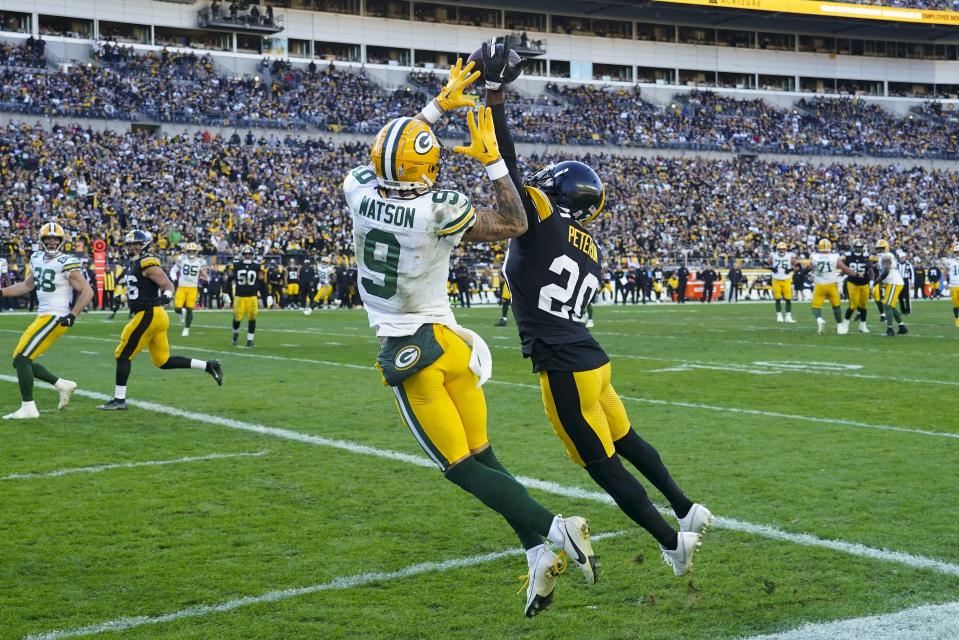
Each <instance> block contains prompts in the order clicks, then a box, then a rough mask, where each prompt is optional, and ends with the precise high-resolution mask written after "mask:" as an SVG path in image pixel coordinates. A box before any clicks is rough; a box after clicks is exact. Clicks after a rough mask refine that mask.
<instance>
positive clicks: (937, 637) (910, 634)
mask: <svg viewBox="0 0 959 640" xmlns="http://www.w3.org/2000/svg"><path fill="white" fill-rule="evenodd" d="M956 637H959V602H949V603H946V604H937V605H929V604H927V605H922V606H920V607H914V608H912V609H906V610H904V611H897V612H895V613H886V614H882V615H877V616H867V617H863V618H852V619H848V620H836V621H835V622H816V623H807V624H804V625H802V626H801V627H797V628H796V629H793V630H791V631H783V632H781V633H773V634H769V635H762V636H752V637H751V638H747V639H746V640H955V639H956Z"/></svg>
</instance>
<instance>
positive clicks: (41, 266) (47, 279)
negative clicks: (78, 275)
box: [30, 251, 80, 317]
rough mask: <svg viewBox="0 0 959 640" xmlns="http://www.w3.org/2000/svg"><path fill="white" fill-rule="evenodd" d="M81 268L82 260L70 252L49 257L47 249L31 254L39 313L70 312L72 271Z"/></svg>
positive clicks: (61, 313)
mask: <svg viewBox="0 0 959 640" xmlns="http://www.w3.org/2000/svg"><path fill="white" fill-rule="evenodd" d="M79 270H80V261H79V260H77V259H76V257H75V256H72V255H70V254H69V253H57V254H56V255H55V256H53V257H52V258H49V259H48V258H47V254H46V252H45V251H35V252H34V253H33V255H31V256H30V273H31V274H32V275H33V282H34V285H35V286H36V291H37V301H38V302H39V305H38V308H37V313H38V315H41V316H45V315H53V316H58V317H59V316H65V315H67V314H68V313H70V299H71V298H72V297H73V286H72V285H71V284H70V273H71V272H73V271H79Z"/></svg>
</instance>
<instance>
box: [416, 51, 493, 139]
mask: <svg viewBox="0 0 959 640" xmlns="http://www.w3.org/2000/svg"><path fill="white" fill-rule="evenodd" d="M473 64H474V63H472V62H470V63H469V64H467V65H466V67H463V59H462V58H457V59H456V64H455V65H453V67H451V68H450V77H449V80H447V81H446V86H444V87H443V89H442V90H440V93H439V95H437V96H436V97H435V98H433V99H432V100H430V102H429V104H427V105H426V106H425V107H423V110H422V111H420V112H419V113H418V114H416V115H415V116H413V117H414V118H416V119H417V120H420V121H421V122H425V123H426V124H428V125H430V126H431V127H432V126H433V125H434V124H435V123H436V121H437V120H439V119H440V116H442V115H443V114H444V113H446V112H447V111H452V110H454V109H459V108H460V107H472V106H473V105H474V104H475V103H474V102H473V101H472V100H470V99H469V98H467V97H466V96H464V95H463V91H465V90H466V89H467V88H468V87H469V86H470V85H471V84H473V83H474V82H476V79H477V78H479V77H480V72H479V71H473ZM471 71H472V73H470V72H471Z"/></svg>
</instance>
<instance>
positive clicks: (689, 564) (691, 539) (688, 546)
mask: <svg viewBox="0 0 959 640" xmlns="http://www.w3.org/2000/svg"><path fill="white" fill-rule="evenodd" d="M701 544H702V542H700V539H699V534H698V533H693V532H692V531H681V532H679V533H677V534H676V549H675V550H674V551H670V550H668V549H663V548H662V546H660V547H659V548H660V549H662V552H663V563H664V564H668V565H670V566H671V567H672V568H673V573H675V574H676V575H677V576H681V575H684V574H686V573H688V572H689V570H690V569H692V568H693V553H695V551H696V549H698V548H699V546H700V545H701Z"/></svg>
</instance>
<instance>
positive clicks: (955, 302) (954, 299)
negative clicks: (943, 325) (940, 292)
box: [949, 287, 959, 308]
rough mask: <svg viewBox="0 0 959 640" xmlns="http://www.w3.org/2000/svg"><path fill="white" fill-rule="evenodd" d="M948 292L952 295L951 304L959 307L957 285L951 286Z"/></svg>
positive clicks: (958, 288)
mask: <svg viewBox="0 0 959 640" xmlns="http://www.w3.org/2000/svg"><path fill="white" fill-rule="evenodd" d="M949 293H950V295H951V296H952V306H953V307H955V308H959V287H952V288H951V289H949Z"/></svg>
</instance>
